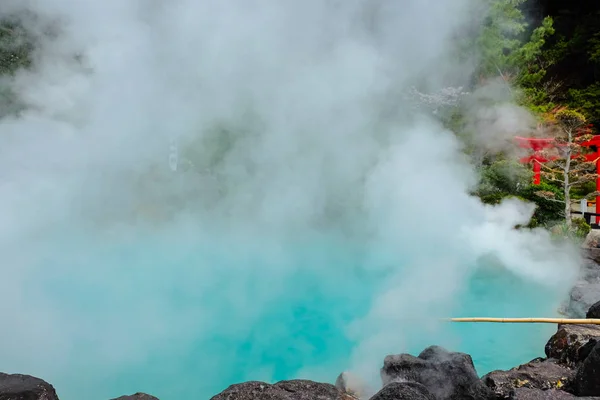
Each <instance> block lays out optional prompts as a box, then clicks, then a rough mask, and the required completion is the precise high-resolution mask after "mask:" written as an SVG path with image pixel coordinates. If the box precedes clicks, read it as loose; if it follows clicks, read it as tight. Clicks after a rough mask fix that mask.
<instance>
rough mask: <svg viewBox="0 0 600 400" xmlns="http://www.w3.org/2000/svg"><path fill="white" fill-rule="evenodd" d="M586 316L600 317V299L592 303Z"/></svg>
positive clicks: (590, 317) (591, 317)
mask: <svg viewBox="0 0 600 400" xmlns="http://www.w3.org/2000/svg"><path fill="white" fill-rule="evenodd" d="M585 317H586V318H589V319H595V318H600V301H598V302H596V303H594V304H592V306H591V307H590V308H589V310H588V312H587V314H585Z"/></svg>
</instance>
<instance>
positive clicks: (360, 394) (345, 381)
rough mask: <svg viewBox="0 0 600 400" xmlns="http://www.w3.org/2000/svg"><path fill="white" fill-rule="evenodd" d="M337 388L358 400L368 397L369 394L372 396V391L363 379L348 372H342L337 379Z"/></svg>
mask: <svg viewBox="0 0 600 400" xmlns="http://www.w3.org/2000/svg"><path fill="white" fill-rule="evenodd" d="M335 387H336V388H338V390H339V391H341V392H342V393H346V394H349V395H350V396H353V397H356V398H358V399H361V398H365V397H368V395H369V394H372V391H371V389H370V388H369V387H368V385H367V384H366V383H365V382H364V381H363V380H362V379H360V378H359V377H358V376H356V375H354V374H352V373H350V372H347V371H345V372H342V373H341V374H340V375H339V376H338V377H337V379H336V380H335Z"/></svg>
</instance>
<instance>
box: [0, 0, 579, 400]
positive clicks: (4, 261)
mask: <svg viewBox="0 0 600 400" xmlns="http://www.w3.org/2000/svg"><path fill="white" fill-rule="evenodd" d="M4 3H6V4H5V5H3V7H5V8H3V9H2V10H0V13H4V12H5V13H13V12H14V13H17V14H18V15H21V14H20V13H21V12H22V11H23V10H29V11H33V12H34V13H35V14H36V15H37V16H38V17H39V18H38V19H36V20H33V19H27V18H25V19H24V22H25V24H26V25H27V26H28V27H29V29H32V31H34V32H42V31H43V28H44V24H48V23H49V24H50V25H52V24H54V23H55V22H56V21H57V22H56V25H54V26H58V27H59V29H58V32H57V34H56V35H54V36H52V37H49V36H39V40H40V42H41V44H40V46H39V47H38V51H37V53H36V54H35V64H34V68H33V69H32V70H31V71H27V72H26V71H22V72H20V73H19V74H18V75H17V76H16V77H15V79H14V81H13V82H12V85H13V88H14V89H15V90H16V91H17V92H18V93H19V95H20V96H22V98H23V99H24V100H25V101H26V102H27V103H28V105H29V106H30V107H29V110H28V111H26V112H25V113H23V115H21V116H20V117H19V118H9V119H5V120H3V121H2V122H1V123H0V132H1V139H0V140H1V142H0V143H1V146H0V152H1V154H0V171H1V172H2V175H3V176H2V181H1V185H0V205H1V207H2V208H1V209H2V210H3V213H2V221H1V223H0V238H1V240H2V241H1V242H0V246H1V251H0V254H1V255H2V256H1V259H0V266H1V267H0V268H2V272H3V279H2V280H1V281H0V289H1V290H0V304H3V305H4V310H3V315H2V316H3V321H4V324H5V326H6V327H9V329H3V331H2V333H0V339H1V343H3V345H2V346H0V359H1V360H2V362H1V364H0V369H2V370H7V371H18V372H25V373H31V374H37V375H40V376H43V377H44V378H46V379H48V380H50V381H51V382H53V383H55V384H56V386H57V387H58V390H59V392H60V393H61V394H62V393H64V395H63V397H61V398H65V399H67V400H68V399H75V398H87V399H90V400H95V399H101V398H106V397H109V396H113V397H114V396H116V395H118V394H121V393H118V392H115V391H117V390H122V391H123V392H126V391H136V390H146V389H145V388H144V387H139V386H136V387H133V386H135V385H138V384H139V385H142V384H144V385H148V387H149V389H147V390H148V391H152V390H154V391H155V394H157V395H159V396H161V395H164V396H166V397H167V398H182V397H180V396H183V397H186V394H187V395H189V390H191V389H193V390H194V392H195V393H199V395H198V398H207V397H208V396H210V395H211V394H213V393H215V392H216V391H218V390H221V389H223V387H224V386H226V385H227V384H229V383H233V381H235V380H240V379H264V380H271V379H278V378H280V377H289V376H287V375H286V374H289V371H290V370H292V371H298V372H297V373H298V374H302V373H306V374H309V375H311V376H308V377H314V378H324V377H325V378H326V379H329V380H333V379H334V378H335V373H337V372H339V371H340V369H341V368H351V369H355V370H357V371H359V372H360V373H361V374H362V375H371V374H373V373H375V374H376V372H377V368H378V367H379V365H380V363H381V361H382V360H383V356H384V355H385V354H387V353H391V352H395V353H397V352H402V351H406V350H407V349H408V348H410V346H412V345H414V344H415V343H418V344H421V341H422V340H425V338H426V339H427V340H430V341H432V342H433V341H435V342H436V343H439V344H442V345H449V346H453V345H459V344H460V340H459V338H458V337H450V336H448V331H447V327H446V326H442V325H440V324H439V323H437V322H436V318H438V317H445V316H448V315H450V314H451V313H452V312H459V310H460V308H459V301H458V298H459V297H460V295H461V294H462V293H463V292H464V290H466V289H465V287H466V285H467V284H468V282H469V280H470V278H471V276H472V274H473V273H474V272H475V271H476V270H477V269H478V268H479V267H482V266H486V267H489V266H490V265H495V266H496V267H495V268H505V269H506V270H508V271H510V272H511V273H513V274H516V275H517V276H520V277H522V278H523V279H527V280H529V282H532V284H533V282H535V284H536V285H542V286H545V287H546V288H547V289H548V290H551V293H552V296H553V297H552V298H547V299H545V300H546V301H545V302H544V303H543V304H540V303H535V304H533V303H529V304H524V305H523V307H522V308H520V311H523V310H525V311H528V312H532V313H533V312H536V313H540V314H546V315H547V314H549V313H552V312H553V311H554V309H555V307H556V305H557V303H558V301H560V300H561V296H562V295H563V294H564V290H563V289H557V288H558V285H559V284H560V283H563V284H564V283H565V282H566V281H569V279H572V275H573V273H574V272H575V271H576V268H577V265H576V264H577V261H576V258H575V257H574V256H573V254H570V252H569V251H568V249H564V248H563V249H557V248H555V247H553V246H552V245H551V243H550V241H549V238H548V237H547V235H546V234H545V233H544V232H538V231H515V230H514V229H513V226H515V225H516V224H521V223H525V222H526V221H527V220H528V218H529V217H530V216H531V213H532V211H533V210H532V208H531V207H529V206H527V205H523V204H521V203H518V202H506V203H505V204H503V205H501V206H499V207H495V208H492V207H488V206H483V205H482V204H480V203H479V202H478V200H477V199H475V198H472V197H469V196H468V195H467V192H468V190H469V188H470V187H471V186H472V185H473V184H474V183H475V180H476V175H475V171H473V170H472V168H471V166H470V165H468V163H467V161H466V160H465V158H464V157H463V156H462V153H461V148H460V143H459V142H458V141H457V140H456V139H455V137H454V135H453V134H452V133H451V132H448V131H445V130H444V129H443V128H442V127H441V126H440V125H439V124H438V123H436V122H435V121H433V120H431V119H430V118H429V117H428V116H426V115H415V114H414V113H413V112H412V111H411V110H410V109H409V107H408V104H406V102H405V101H404V100H403V98H404V97H403V93H406V92H407V91H408V90H409V88H411V87H412V86H413V85H415V84H421V85H422V84H423V82H426V85H425V86H424V87H425V88H426V89H432V90H433V89H436V88H438V87H440V85H443V84H455V83H456V84H457V85H458V84H462V83H464V82H463V80H464V79H465V78H466V77H467V75H468V74H466V73H465V69H466V68H467V67H468V66H465V65H460V64H458V63H457V62H454V61H453V59H452V58H451V57H450V56H451V54H452V42H451V39H452V37H453V35H454V34H456V32H458V31H459V29H460V28H461V27H463V26H464V24H471V23H473V20H471V19H469V18H470V17H469V15H470V14H469V13H468V12H467V10H468V9H469V7H470V6H472V4H470V3H471V1H469V0H452V1H423V0H418V1H417V0H414V1H413V0H410V1H403V2H399V1H391V0H381V1H358V0H352V1H343V2H341V1H333V0H330V1H326V0H318V1H317V0H307V1H302V2H298V1H272V0H261V1H258V0H255V1H249V0H229V1H216V0H215V1H213V0H204V1H200V2H198V1H191V0H171V1H169V2H166V1H159V0H154V1H141V0H139V1H127V2H123V1H121V0H105V1H102V2H82V1H68V0H45V1H33V0H30V1H26V0H4ZM0 15H1V14H0ZM74 54H78V55H79V58H78V59H79V60H80V62H77V60H76V58H75V57H74V56H73V55H74ZM484 128H485V127H484V126H482V127H480V129H484ZM173 140H174V141H176V142H177V143H178V147H179V151H180V155H179V165H178V171H177V172H175V173H174V172H172V171H171V170H170V169H169V164H168V157H169V145H170V143H171V141H173ZM432 209H435V210H437V212H436V213H432V212H431V211H432ZM492 268H494V267H492ZM509 290H510V288H509ZM507 311H510V312H513V313H515V312H519V311H517V310H516V309H514V308H513V309H511V310H507ZM481 312H485V311H484V310H482V311H481ZM307 326H310V327H315V326H318V327H320V328H322V332H320V333H319V334H318V335H315V336H314V337H307V335H308V334H305V333H302V332H303V330H305V329H306V327H307ZM328 338H333V339H328ZM344 340H345V341H344ZM343 343H346V344H343ZM347 343H351V344H353V348H350V347H349V346H350V345H348V344H347ZM425 344H427V343H425ZM323 348H324V349H325V350H323ZM282 360H283V361H282ZM523 361H526V360H523ZM141 366H144V367H143V369H142V368H141ZM319 367H321V368H322V369H319ZM283 369H286V371H287V372H283ZM333 371H335V373H334V372H333ZM332 373H333V374H334V376H331V374H332Z"/></svg>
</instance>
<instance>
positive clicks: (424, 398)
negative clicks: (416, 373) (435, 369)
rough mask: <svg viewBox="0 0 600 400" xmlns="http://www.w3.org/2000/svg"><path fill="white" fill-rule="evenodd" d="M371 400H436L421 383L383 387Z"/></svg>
mask: <svg viewBox="0 0 600 400" xmlns="http://www.w3.org/2000/svg"><path fill="white" fill-rule="evenodd" d="M371 400H436V398H435V397H434V396H433V394H431V392H429V390H427V388H426V387H425V386H423V385H421V384H420V383H415V382H392V383H389V384H387V385H386V386H384V387H383V389H381V390H380V391H379V392H377V393H376V394H375V396H373V397H371Z"/></svg>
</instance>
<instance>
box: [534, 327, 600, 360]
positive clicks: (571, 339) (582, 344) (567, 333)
mask: <svg viewBox="0 0 600 400" xmlns="http://www.w3.org/2000/svg"><path fill="white" fill-rule="evenodd" d="M598 341H600V326H598V325H559V326H558V331H557V332H556V333H555V334H554V335H552V337H551V338H550V340H548V343H546V348H545V352H546V356H548V358H555V359H556V360H558V361H559V362H560V363H562V364H565V365H567V366H571V367H573V366H576V365H578V364H579V363H581V362H582V361H583V360H584V359H585V357H586V356H587V354H589V352H590V351H591V349H592V347H593V346H594V345H595V343H596V342H598Z"/></svg>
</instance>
